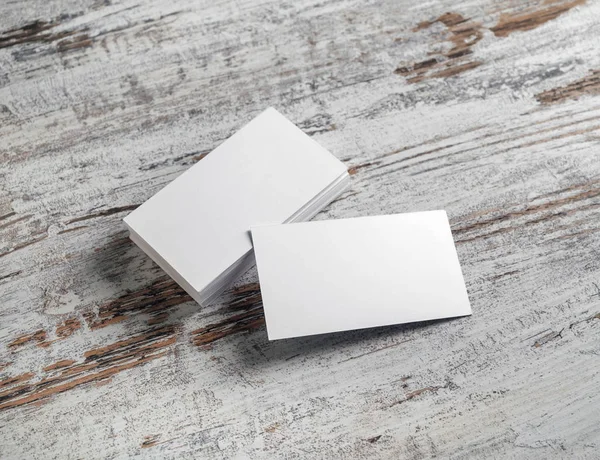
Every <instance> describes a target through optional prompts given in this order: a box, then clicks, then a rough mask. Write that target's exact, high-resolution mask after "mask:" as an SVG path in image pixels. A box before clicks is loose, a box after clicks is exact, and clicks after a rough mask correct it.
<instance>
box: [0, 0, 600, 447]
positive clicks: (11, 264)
mask: <svg viewBox="0 0 600 460" xmlns="http://www.w3.org/2000/svg"><path fill="white" fill-rule="evenodd" d="M445 13H453V14H450V15H446V14H445ZM458 15H460V16H458ZM438 18H439V20H438V21H436V19H438ZM599 18H600V4H599V3H598V2H597V1H591V0H590V1H588V2H584V1H565V0H558V1H551V2H547V1H542V0H536V1H526V2H509V1H480V2H472V1H464V0H463V1H459V2H449V1H446V0H438V1H435V2H425V3H418V2H408V1H379V0H376V1H371V2H367V3H365V2H356V1H350V0H332V1H328V2H315V1H305V0H302V1H296V2H274V1H268V0H264V1H260V2H249V1H236V2H234V1H230V0H223V1H220V2H189V1H184V0H171V1H168V2H166V1H164V0H149V1H147V2H142V3H139V2H133V1H129V0H125V1H123V2H119V3H117V2H109V1H98V0H89V1H86V0H79V1H72V0H52V1H45V2H41V1H30V2H26V3H24V4H22V5H21V4H19V5H16V4H15V3H9V2H4V3H2V4H0V31H1V32H2V33H1V34H0V69H1V70H0V218H2V220H0V298H1V299H2V302H0V374H1V375H0V378H1V379H2V380H0V385H1V387H0V439H1V441H0V454H1V456H2V457H3V458H127V457H135V456H140V457H148V458H211V459H215V458H216V459H218V458H227V459H229V458H252V459H258V458H269V459H270V458H303V459H304V458H353V459H354V458H358V459H360V458H368V459H372V458H408V459H418V458H430V457H434V456H436V457H442V458H448V457H450V458H461V459H462V458H470V459H479V458H493V457H497V458H540V459H542V458H543V459H548V458H597V456H598V454H597V451H598V447H599V443H600V428H599V426H600V423H599V421H600V420H599V412H598V407H599V405H600V395H599V393H598V391H597V388H598V385H599V383H600V375H599V373H598V369H599V366H598V355H599V353H600V342H599V340H598V334H599V331H600V329H599V328H600V317H599V316H598V315H599V314H600V289H599V286H600V279H599V276H598V273H599V268H600V262H599V260H600V258H599V257H598V256H599V253H600V238H599V237H598V235H599V233H598V222H599V217H600V216H599V208H600V188H599V187H600V179H599V177H600V176H599V173H600V161H599V160H600V149H599V148H598V132H599V131H598V130H599V129H600V124H599V120H600V99H598V97H597V95H598V94H599V93H600V77H599V76H598V73H597V72H596V71H597V70H598V69H600V56H599V55H598V53H597V44H598V39H599V35H600V28H599V27H598V24H599V21H598V19H599ZM11 29H14V30H12V31H11ZM432 59H433V60H434V61H432ZM267 106H274V107H276V108H277V109H278V110H280V111H281V112H282V113H283V114H284V115H286V116H287V117H288V118H290V119H291V120H292V121H293V122H294V123H296V124H298V125H299V126H300V127H301V128H302V129H303V130H304V131H305V132H307V133H308V134H310V135H311V136H312V137H313V138H314V139H315V140H317V141H318V142H319V143H320V144H322V145H323V146H324V147H325V148H327V149H328V150H329V151H331V152H332V153H333V154H334V155H336V156H337V157H338V158H340V159H341V160H342V161H344V163H345V164H346V165H347V166H348V167H349V169H350V172H351V173H352V174H353V175H352V182H351V187H350V190H349V191H348V192H346V193H345V194H344V195H343V196H342V197H341V198H340V199H339V200H337V201H336V202H334V203H333V204H332V205H330V206H329V207H328V208H327V209H326V210H325V211H324V212H322V213H321V214H320V215H319V216H317V219H324V218H342V217H352V216H359V215H375V214H383V213H396V212H408V211H424V210H431V209H446V210H447V211H448V215H449V217H450V223H451V227H452V230H453V234H454V237H455V240H456V241H457V248H458V254H459V258H460V260H461V264H462V268H463V272H464V276H465V281H466V284H467V288H468V291H469V296H470V299H471V304H472V308H473V316H472V317H470V318H467V319H459V320H450V321H442V322H434V323H423V324H417V325H411V326H397V327H388V328H381V329H375V330H369V331H359V332H348V333H340V334H334V335H330V336H322V337H313V338H304V339H297V340H289V341H278V342H272V343H269V342H268V341H267V337H266V332H265V329H264V326H262V321H263V317H262V309H261V305H260V299H259V294H258V291H257V287H256V285H255V284H253V283H255V282H256V273H255V272H250V273H249V274H247V275H246V276H245V277H244V279H242V280H240V281H239V283H238V286H239V289H238V291H235V292H231V293H229V294H228V295H227V296H226V297H225V298H224V299H223V300H222V302H221V303H220V304H218V305H214V306H212V307H209V308H199V307H197V306H196V304H195V303H194V302H192V301H189V298H187V297H186V296H185V294H184V293H183V292H182V291H181V290H180V289H178V288H177V286H176V285H175V284H174V283H172V282H170V281H169V280H168V279H167V278H165V277H164V276H165V275H164V273H162V272H161V270H160V269H159V268H158V267H156V266H155V265H154V264H153V263H152V262H151V261H149V259H148V258H147V257H146V256H145V255H144V254H143V253H142V251H141V250H139V249H137V248H136V247H135V245H133V244H132V243H131V242H130V241H129V240H128V238H127V233H126V231H125V228H124V226H123V224H122V223H121V219H122V217H123V216H124V215H125V214H126V213H127V212H129V211H130V210H131V209H134V208H135V207H136V206H137V205H139V204H140V203H142V202H144V201H145V200H146V199H147V198H148V197H150V196H152V195H153V194H154V193H155V192H156V191H157V190H158V189H160V188H161V187H163V186H164V185H165V184H167V183H168V182H170V181H171V180H173V179H174V178H175V177H177V176H178V175H179V174H181V173H182V172H183V171H185V170H186V169H187V168H189V167H190V166H191V165H192V164H194V163H195V162H196V161H199V160H200V159H201V157H202V156H203V154H205V153H206V152H209V151H211V150H212V149H213V148H214V147H215V146H216V145H218V144H219V143H220V142H222V140H224V139H226V138H227V137H228V136H230V135H231V134H232V133H233V132H234V131H235V129H236V128H237V127H238V126H239V120H240V119H241V118H245V119H250V118H252V116H254V115H256V114H258V113H259V112H260V111H262V110H263V109H264V108H265V107H267ZM249 331H250V332H249Z"/></svg>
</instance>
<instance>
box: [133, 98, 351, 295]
mask: <svg viewBox="0 0 600 460" xmlns="http://www.w3.org/2000/svg"><path fill="white" fill-rule="evenodd" d="M348 182H349V176H348V173H347V170H346V167H345V166H344V164H343V163H342V162H341V161H339V160H338V159H337V158H336V157H335V156H333V155H332V154H331V153H330V152H328V151H327V150H326V149H325V148H323V147H322V146H321V145H319V144H318V143H317V142H315V141H314V140H313V139H312V138H310V137H309V136H307V135H306V134H305V133H303V132H302V130H300V129H299V128H298V127H297V126H295V125H294V124H293V123H292V122H290V121H289V120H288V119H287V118H285V117H284V116H283V115H281V114H280V113H279V112H277V111H276V110H275V109H273V108H269V109H267V110H265V111H264V112H262V113H261V114H259V115H258V116H257V117H256V118H254V119H253V120H251V121H250V122H249V123H248V124H246V125H245V126H244V127H242V128H241V129H240V130H239V131H237V132H236V133H235V134H233V135H232V136H231V137H230V138H229V139H227V140H226V141H225V142H223V143H222V144H221V145H219V146H218V147H217V148H216V149H215V150H213V151H212V152H211V153H210V154H208V155H207V156H206V158H204V159H203V160H202V161H200V162H199V163H198V164H196V165H194V166H193V167H191V168H190V169H189V170H187V171H186V172H184V173H183V174H182V175H181V176H179V177H178V178H177V179H175V180H174V181H173V182H171V183H170V184H169V185H167V186H166V187H165V188H163V189H162V190H160V191H159V192H158V193H157V194H156V195H154V196H153V197H152V198H150V199H149V200H148V201H146V202H145V203H144V204H142V205H141V206H140V207H139V208H137V209H136V210H135V211H133V212H132V213H131V214H129V215H128V216H127V217H126V218H125V219H124V221H125V223H126V224H127V226H128V227H129V230H130V235H131V238H132V240H133V241H134V242H135V243H136V244H138V245H139V246H140V247H141V248H142V249H143V250H144V251H145V252H146V253H147V254H148V255H149V256H150V257H151V258H152V259H153V260H154V261H155V262H156V263H157V264H158V265H160V266H161V267H162V268H163V270H165V271H166V272H167V273H168V274H169V275H170V276H171V277H173V278H174V279H175V280H176V281H177V282H178V283H179V284H180V285H181V286H182V287H183V288H184V289H185V290H186V291H187V292H188V293H189V294H190V295H191V296H192V297H193V298H194V299H195V300H196V301H198V302H199V303H208V302H210V300H212V299H213V298H215V297H216V296H217V295H218V294H220V293H221V292H222V291H223V289H225V288H226V287H227V286H228V285H229V283H231V282H232V281H234V280H235V278H236V277H237V276H239V275H240V274H241V273H243V272H244V271H245V270H247V269H248V268H249V267H250V266H252V264H253V263H254V260H253V254H252V242H251V239H250V226H251V225H253V224H270V223H284V222H298V221H304V220H308V219H310V218H311V217H312V216H314V215H315V214H316V213H317V212H318V211H320V210H321V209H322V208H323V207H324V206H326V205H327V204H328V203H330V202H331V201H332V200H333V199H334V198H336V197H337V196H338V195H339V194H340V193H342V192H343V190H344V189H345V188H346V186H347V184H348Z"/></svg>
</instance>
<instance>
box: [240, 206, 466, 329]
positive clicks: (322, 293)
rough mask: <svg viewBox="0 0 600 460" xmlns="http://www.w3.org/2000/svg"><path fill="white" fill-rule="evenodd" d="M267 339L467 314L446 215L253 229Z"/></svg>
mask: <svg viewBox="0 0 600 460" xmlns="http://www.w3.org/2000/svg"><path fill="white" fill-rule="evenodd" d="M252 239H253V243H254V252H255V255H256V264H257V268H258V276H259V279H260V288H261V292H262V299H263V305H264V309H265V318H266V322H267V333H268V335H269V339H271V340H274V339H282V338H288V337H297V336H305V335H312V334H322V333H325V332H336V331H345V330H351V329H361V328H368V327H375V326H384V325H390V324H399V323H409V322H414V321H424V320H431V319H438V318H449V317H455V316H465V315H470V314H471V306H470V304H469V298H468V296H467V290H466V288H465V284H464V280H463V275H462V272H461V269H460V265H459V262H458V256H457V254H456V249H455V247H454V241H453V239H452V233H451V231H450V225H449V223H448V218H447V216H446V212H445V211H429V212H418V213H410V214H396V215H388V216H375V217H359V218H354V219H343V220H332V221H319V222H307V223H301V224H292V225H267V226H253V227H252Z"/></svg>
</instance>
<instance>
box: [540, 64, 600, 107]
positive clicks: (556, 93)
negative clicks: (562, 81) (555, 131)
mask: <svg viewBox="0 0 600 460" xmlns="http://www.w3.org/2000/svg"><path fill="white" fill-rule="evenodd" d="M598 94H600V70H594V71H592V72H591V74H590V75H588V76H586V77H583V78H581V79H579V80H576V81H574V82H572V83H569V84H568V85H565V86H561V87H559V88H553V89H549V90H546V91H543V92H541V93H539V94H537V95H536V99H537V100H538V101H540V102H541V103H542V104H554V103H556V102H563V101H566V100H569V99H578V98H580V97H582V96H586V95H589V96H594V95H598Z"/></svg>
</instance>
